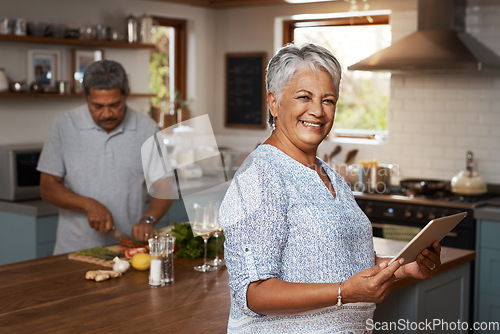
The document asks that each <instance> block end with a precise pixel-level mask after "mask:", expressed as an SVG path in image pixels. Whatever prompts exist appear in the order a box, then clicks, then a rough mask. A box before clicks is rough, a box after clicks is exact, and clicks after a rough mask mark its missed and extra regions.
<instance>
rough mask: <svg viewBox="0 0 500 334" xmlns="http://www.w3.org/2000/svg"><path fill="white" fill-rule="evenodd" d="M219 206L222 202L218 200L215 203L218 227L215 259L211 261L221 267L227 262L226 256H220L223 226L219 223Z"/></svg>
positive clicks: (216, 225) (215, 216)
mask: <svg viewBox="0 0 500 334" xmlns="http://www.w3.org/2000/svg"><path fill="white" fill-rule="evenodd" d="M219 207H220V203H219V202H216V203H215V204H214V223H215V227H216V229H217V230H216V231H215V233H214V238H215V259H214V260H213V261H212V263H210V264H211V265H212V266H214V267H220V266H223V265H225V264H226V261H225V260H224V258H220V257H219V237H220V236H221V235H222V234H223V233H222V227H221V226H220V224H219Z"/></svg>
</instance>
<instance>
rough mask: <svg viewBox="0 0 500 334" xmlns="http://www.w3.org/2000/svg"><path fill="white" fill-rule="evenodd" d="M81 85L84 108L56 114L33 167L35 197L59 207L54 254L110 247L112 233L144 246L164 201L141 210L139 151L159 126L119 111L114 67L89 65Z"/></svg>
mask: <svg viewBox="0 0 500 334" xmlns="http://www.w3.org/2000/svg"><path fill="white" fill-rule="evenodd" d="M82 85H83V91H84V94H85V98H86V100H87V104H86V105H83V106H81V107H79V108H76V109H74V110H71V111H69V112H66V113H64V114H61V115H59V116H58V117H57V119H56V121H55V124H54V125H53V127H52V129H51V130H50V132H49V135H48V137H47V139H46V141H45V144H44V147H43V150H42V154H41V156H40V159H39V162H38V170H39V171H40V172H41V178H40V189H41V195H42V198H43V199H44V200H46V201H47V202H50V203H52V204H54V205H56V206H58V207H59V221H58V227H57V238H56V244H55V248H54V254H61V253H67V252H72V251H75V250H80V249H86V248H92V247H100V246H105V245H109V244H113V243H117V241H116V240H115V239H113V238H112V236H111V233H110V232H111V231H112V230H113V229H115V228H116V229H119V230H121V231H123V232H125V233H126V234H130V235H132V237H133V238H135V239H136V240H138V241H143V242H146V241H147V240H148V239H149V238H151V237H152V236H153V235H154V229H153V228H154V225H155V223H156V222H158V221H159V220H160V218H161V217H162V216H163V215H164V214H165V213H166V212H167V210H168V209H169V207H170V205H171V204H172V200H165V199H158V198H152V199H151V201H150V204H149V207H148V208H147V210H146V199H147V190H146V187H145V181H144V174H143V169H142V161H141V146H142V144H143V142H144V141H145V140H146V139H148V138H149V137H151V136H152V135H154V134H155V133H156V132H157V131H158V130H159V129H158V126H157V125H156V123H155V122H154V121H153V120H152V119H150V118H149V117H147V116H144V115H142V114H140V113H138V112H136V111H134V110H132V109H131V108H129V107H128V106H127V103H126V99H127V95H128V93H129V85H128V79H127V75H126V73H125V70H124V68H123V67H122V65H120V64H119V63H117V62H114V61H110V60H103V61H98V62H95V63H93V64H91V65H90V66H89V67H88V68H87V70H86V71H85V74H84V78H83V83H82Z"/></svg>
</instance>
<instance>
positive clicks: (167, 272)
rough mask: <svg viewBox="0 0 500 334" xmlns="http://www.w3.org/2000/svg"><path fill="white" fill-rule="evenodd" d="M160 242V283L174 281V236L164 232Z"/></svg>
mask: <svg viewBox="0 0 500 334" xmlns="http://www.w3.org/2000/svg"><path fill="white" fill-rule="evenodd" d="M161 244H162V271H163V278H162V285H165V284H169V283H173V282H174V246H175V237H173V236H171V235H169V234H166V235H165V236H164V237H161Z"/></svg>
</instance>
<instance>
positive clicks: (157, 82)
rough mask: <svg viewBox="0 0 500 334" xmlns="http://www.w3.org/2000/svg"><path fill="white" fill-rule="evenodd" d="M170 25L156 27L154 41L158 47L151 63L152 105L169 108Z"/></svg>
mask: <svg viewBox="0 0 500 334" xmlns="http://www.w3.org/2000/svg"><path fill="white" fill-rule="evenodd" d="M169 29H172V28H169V27H156V29H155V31H154V34H153V38H152V42H153V44H155V46H156V49H155V51H154V52H152V53H151V60H150V63H149V76H150V79H149V90H150V92H151V93H152V94H154V95H155V97H153V98H151V101H150V103H151V106H152V107H161V108H168V107H169V105H170V87H169V81H170V67H169Z"/></svg>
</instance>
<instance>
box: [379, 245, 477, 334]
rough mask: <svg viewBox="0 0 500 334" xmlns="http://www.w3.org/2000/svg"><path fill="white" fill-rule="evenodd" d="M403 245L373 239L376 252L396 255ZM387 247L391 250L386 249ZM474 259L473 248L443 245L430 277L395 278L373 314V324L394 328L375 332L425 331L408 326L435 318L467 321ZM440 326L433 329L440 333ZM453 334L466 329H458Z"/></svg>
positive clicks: (445, 320)
mask: <svg viewBox="0 0 500 334" xmlns="http://www.w3.org/2000/svg"><path fill="white" fill-rule="evenodd" d="M404 245H405V242H399V241H394V240H389V239H379V238H374V246H375V249H376V250H377V254H382V255H389V254H391V255H392V254H395V252H394V250H398V249H401V248H402V247H403V246H404ZM388 249H389V250H392V252H391V251H387V250H388ZM474 258H475V252H474V251H472V250H466V249H458V248H448V247H443V251H442V253H441V263H442V264H441V266H440V267H439V270H438V272H437V273H436V275H435V276H434V277H433V278H432V279H428V280H414V279H406V280H403V281H398V282H396V283H395V286H394V288H393V291H392V292H391V294H390V295H389V296H388V297H387V299H385V300H384V301H383V302H382V303H380V304H378V305H377V309H376V310H375V314H374V317H373V321H374V324H375V326H381V325H385V324H396V325H397V328H396V329H395V330H391V331H384V330H382V331H380V330H375V331H374V332H375V333H389V332H390V333H409V332H412V333H413V332H417V333H421V332H426V331H425V330H422V331H414V330H410V329H411V327H409V326H414V325H415V324H422V323H423V324H425V323H429V322H430V323H431V324H432V323H433V321H435V320H434V319H437V320H439V321H441V322H447V323H457V321H460V322H469V321H470V318H469V298H470V277H471V272H472V269H471V267H472V266H471V261H473V260H474ZM403 284H404V286H403ZM405 326H407V327H405ZM374 329H377V327H374ZM378 329H381V328H380V327H379V328H378ZM441 329H442V328H441V327H436V328H435V330H436V332H443V331H441ZM454 333H464V334H465V333H468V332H467V331H466V330H457V331H454Z"/></svg>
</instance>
